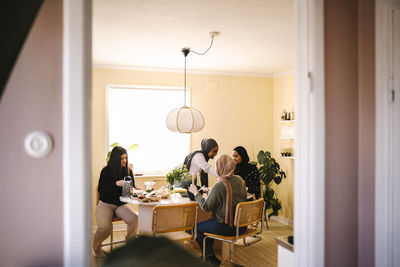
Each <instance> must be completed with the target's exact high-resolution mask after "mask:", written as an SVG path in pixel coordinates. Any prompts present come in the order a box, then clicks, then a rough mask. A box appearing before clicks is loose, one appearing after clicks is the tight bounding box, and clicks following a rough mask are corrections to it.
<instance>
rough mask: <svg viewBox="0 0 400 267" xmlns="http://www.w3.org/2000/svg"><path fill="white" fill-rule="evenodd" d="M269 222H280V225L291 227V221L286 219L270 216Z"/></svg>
mask: <svg viewBox="0 0 400 267" xmlns="http://www.w3.org/2000/svg"><path fill="white" fill-rule="evenodd" d="M270 220H274V221H277V222H280V223H282V224H285V225H288V226H291V227H293V221H292V220H289V219H288V218H285V217H282V216H272V217H271V218H270Z"/></svg>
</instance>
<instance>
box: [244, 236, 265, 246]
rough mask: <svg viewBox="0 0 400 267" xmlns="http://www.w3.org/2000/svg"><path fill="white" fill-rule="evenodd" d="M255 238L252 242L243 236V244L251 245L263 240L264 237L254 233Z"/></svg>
mask: <svg viewBox="0 0 400 267" xmlns="http://www.w3.org/2000/svg"><path fill="white" fill-rule="evenodd" d="M253 238H254V240H251V241H250V242H246V238H243V245H244V246H246V247H247V246H250V245H251V244H254V243H256V242H258V241H261V239H262V237H261V236H259V235H253Z"/></svg>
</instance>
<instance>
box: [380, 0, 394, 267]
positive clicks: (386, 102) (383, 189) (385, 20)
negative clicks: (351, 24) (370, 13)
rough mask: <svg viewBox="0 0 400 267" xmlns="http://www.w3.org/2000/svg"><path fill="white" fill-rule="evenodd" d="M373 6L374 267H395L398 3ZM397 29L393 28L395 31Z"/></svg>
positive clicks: (389, 1) (388, 1)
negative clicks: (396, 43)
mask: <svg viewBox="0 0 400 267" xmlns="http://www.w3.org/2000/svg"><path fill="white" fill-rule="evenodd" d="M375 3H376V5H375V7H376V10H375V15H376V17H375V22H376V23H375V33H376V35H375V40H376V42H375V44H376V47H375V49H376V50H375V51H376V55H375V56H376V69H375V70H376V73H375V75H376V95H375V97H376V99H375V101H376V102H375V104H376V126H375V127H376V128H375V129H376V142H375V145H376V154H375V155H376V156H375V178H376V179H375V266H399V265H400V256H399V255H398V250H399V245H400V231H399V226H398V223H399V222H400V213H399V211H398V208H399V205H400V203H399V202H400V198H399V197H398V192H399V191H400V183H399V181H398V179H399V177H395V175H396V174H395V173H394V170H395V169H394V167H395V165H396V164H397V165H398V164H399V162H400V157H399V152H398V151H397V152H396V151H395V150H396V148H394V147H393V146H394V145H395V144H396V143H397V149H398V147H399V145H398V144H399V143H398V142H399V136H395V134H394V133H396V132H397V133H399V132H400V129H398V128H399V123H398V121H399V120H400V117H398V115H400V114H397V116H396V114H395V110H397V113H398V110H399V105H400V102H399V97H400V90H399V88H398V87H397V88H396V86H395V85H394V66H395V64H397V69H398V68H399V62H398V60H399V58H397V62H396V60H395V59H394V47H395V44H394V40H393V33H394V30H395V29H396V28H395V27H396V26H395V25H394V24H393V22H394V10H395V9H397V12H399V9H400V1H398V0H397V1H396V0H376V2H375ZM397 23H399V22H398V21H397ZM398 27H399V26H398V25H397V31H399V28H398ZM397 75H398V74H397ZM397 81H398V78H397ZM397 86H398V84H397ZM396 90H397V91H396ZM394 93H396V95H395V97H394V95H393V94H394ZM396 121H397V123H396ZM396 127H397V128H396ZM397 168H398V167H397ZM397 170H398V169H397Z"/></svg>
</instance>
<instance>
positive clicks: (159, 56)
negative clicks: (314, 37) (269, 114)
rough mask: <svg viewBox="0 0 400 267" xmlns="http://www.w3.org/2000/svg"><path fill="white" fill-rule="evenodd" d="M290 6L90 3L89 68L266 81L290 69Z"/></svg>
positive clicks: (227, 0)
mask: <svg viewBox="0 0 400 267" xmlns="http://www.w3.org/2000/svg"><path fill="white" fill-rule="evenodd" d="M293 8H294V6H293V0H246V1H245V0H201V1H199V0H113V1H110V0H93V36H92V38H93V64H95V65H108V66H114V67H115V66H117V67H130V68H136V69H156V70H166V71H182V70H183V66H184V56H183V54H182V52H181V49H182V48H183V47H190V48H191V49H193V50H194V51H197V52H204V51H205V50H206V49H207V48H208V46H209V45H210V41H211V37H210V35H209V32H212V31H219V32H220V35H219V36H217V37H215V39H214V44H213V47H212V48H211V49H210V51H209V52H207V53H206V54H205V55H203V56H199V55H196V54H194V53H190V54H189V55H188V57H187V70H188V72H190V71H191V72H206V73H232V74H238V75H240V74H243V75H260V76H264V75H271V74H275V73H279V72H283V71H287V70H290V69H292V68H293V64H294V63H293V62H294V10H293Z"/></svg>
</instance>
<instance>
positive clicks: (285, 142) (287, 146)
mask: <svg viewBox="0 0 400 267" xmlns="http://www.w3.org/2000/svg"><path fill="white" fill-rule="evenodd" d="M290 118H293V114H292V112H291V116H290ZM294 122H295V120H282V119H280V136H279V140H280V141H279V147H280V153H281V158H284V159H292V160H294V139H295V137H294V126H295V124H294ZM282 154H283V155H291V156H282Z"/></svg>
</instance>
